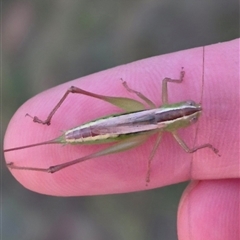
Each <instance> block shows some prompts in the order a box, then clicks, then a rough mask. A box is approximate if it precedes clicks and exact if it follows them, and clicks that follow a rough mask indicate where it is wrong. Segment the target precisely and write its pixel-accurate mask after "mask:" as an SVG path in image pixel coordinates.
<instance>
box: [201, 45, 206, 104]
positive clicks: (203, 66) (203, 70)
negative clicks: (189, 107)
mask: <svg viewBox="0 0 240 240" xmlns="http://www.w3.org/2000/svg"><path fill="white" fill-rule="evenodd" d="M202 60H203V61H202V89H201V98H200V105H201V104H202V99H203V89H204V75H205V47H204V46H203V57H202Z"/></svg>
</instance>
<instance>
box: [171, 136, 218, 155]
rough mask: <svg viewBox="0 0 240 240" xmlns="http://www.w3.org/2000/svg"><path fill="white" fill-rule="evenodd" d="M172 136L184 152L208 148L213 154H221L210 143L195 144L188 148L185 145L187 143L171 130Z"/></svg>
mask: <svg viewBox="0 0 240 240" xmlns="http://www.w3.org/2000/svg"><path fill="white" fill-rule="evenodd" d="M172 135H173V137H174V138H175V139H176V141H177V142H178V144H179V145H180V146H181V147H182V148H183V149H184V150H185V152H187V153H194V152H196V151H197V150H199V149H202V148H210V149H211V150H212V151H213V152H214V153H215V154H217V155H218V156H219V157H220V156H221V155H220V154H219V153H218V152H219V150H218V149H216V148H215V147H213V145H212V144H210V143H205V144H202V145H199V146H196V147H194V148H189V147H188V146H187V144H186V143H185V142H184V141H183V140H182V139H181V138H180V137H179V136H178V134H177V132H172Z"/></svg>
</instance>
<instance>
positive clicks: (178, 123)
mask: <svg viewBox="0 0 240 240" xmlns="http://www.w3.org/2000/svg"><path fill="white" fill-rule="evenodd" d="M201 112H202V107H201V105H200V104H198V103H195V102H194V101H191V100H190V101H185V102H180V103H177V104H171V105H168V112H167V114H166V113H165V115H164V117H165V121H166V122H167V124H166V127H165V130H170V131H172V130H177V129H179V128H183V127H187V126H189V125H191V124H193V123H195V122H197V120H198V118H199V117H200V115H201Z"/></svg>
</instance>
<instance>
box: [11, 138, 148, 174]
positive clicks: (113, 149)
mask: <svg viewBox="0 0 240 240" xmlns="http://www.w3.org/2000/svg"><path fill="white" fill-rule="evenodd" d="M148 137H149V134H146V135H141V136H134V137H131V138H130V139H125V140H122V141H119V142H117V143H115V144H114V145H112V146H110V147H108V148H105V149H103V150H100V151H98V152H95V153H92V154H90V155H87V156H84V157H81V158H78V159H75V160H72V161H69V162H65V163H61V164H58V165H55V166H51V167H49V168H35V167H26V166H16V165H14V163H12V162H10V163H7V166H8V167H9V168H10V169H18V170H31V171H40V172H47V173H55V172H57V171H60V170H62V169H64V168H67V167H70V166H72V165H75V164H77V163H80V162H83V161H87V160H90V159H92V158H96V157H100V156H104V155H108V154H113V153H117V152H122V151H126V150H128V149H131V148H134V147H136V146H138V145H140V144H142V143H143V142H144V141H146V140H147V138H148Z"/></svg>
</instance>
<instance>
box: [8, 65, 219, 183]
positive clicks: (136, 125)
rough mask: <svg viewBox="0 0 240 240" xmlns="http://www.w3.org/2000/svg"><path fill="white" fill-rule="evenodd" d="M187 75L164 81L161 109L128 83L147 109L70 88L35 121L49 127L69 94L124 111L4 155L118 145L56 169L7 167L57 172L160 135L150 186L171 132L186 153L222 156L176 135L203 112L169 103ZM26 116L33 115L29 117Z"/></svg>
mask: <svg viewBox="0 0 240 240" xmlns="http://www.w3.org/2000/svg"><path fill="white" fill-rule="evenodd" d="M184 74H185V72H184V70H183V69H182V70H181V72H180V78H179V79H171V78H165V79H163V80H162V106H160V107H157V106H156V105H155V104H154V103H153V102H152V101H151V100H149V99H148V98H147V97H146V96H144V95H143V94H142V93H140V92H138V91H135V90H133V89H131V88H130V87H129V86H128V84H127V83H126V82H125V81H123V80H122V84H123V86H124V88H125V89H126V90H127V91H128V92H131V93H133V94H136V95H137V96H138V97H139V98H140V99H141V100H142V101H143V102H144V103H145V104H147V105H148V107H149V108H148V109H146V108H145V107H144V105H143V103H141V102H140V101H137V100H134V99H130V98H122V97H109V96H103V95H99V94H95V93H91V92H88V91H86V90H83V89H81V88H78V87H75V86H72V87H70V88H69V89H68V90H67V91H66V93H65V94H64V95H63V97H62V98H61V99H60V101H59V102H58V103H57V105H56V106H55V107H54V108H53V110H52V111H51V112H50V114H49V115H48V117H47V118H46V120H44V121H43V120H41V119H39V118H38V117H36V116H35V117H32V118H33V122H36V123H40V124H46V125H50V124H51V120H52V117H53V116H54V114H55V112H56V111H57V110H58V108H59V107H60V106H61V104H62V103H63V102H64V101H65V99H66V98H67V96H68V95H69V94H70V93H78V94H83V95H87V96H90V97H93V98H97V99H100V100H103V101H106V102H108V103H111V104H113V105H115V106H117V107H119V108H122V109H123V110H124V111H125V112H124V113H122V114H116V115H110V116H105V117H103V118H99V119H95V120H93V121H90V122H87V123H85V124H82V125H80V126H78V127H75V128H72V129H70V130H67V131H65V132H64V133H63V134H62V135H61V136H59V137H57V138H54V139H52V140H49V141H45V142H40V143H35V144H30V145H27V146H20V147H15V148H10V149H5V150H4V152H9V151H15V150H20V149H23V148H29V147H34V146H39V145H44V144H59V143H60V144H61V143H62V144H100V143H107V142H115V143H114V144H113V145H112V146H110V147H108V148H105V149H103V150H101V151H98V152H95V153H92V154H90V155H87V156H84V157H81V158H78V159H75V160H71V161H68V162H65V163H60V164H58V165H55V166H50V167H48V168H36V167H27V166H16V165H15V164H14V163H13V162H10V163H7V166H8V167H9V168H10V169H18V170H33V171H42V172H48V173H55V172H57V171H60V170H62V169H64V168H66V167H69V166H72V165H74V164H77V163H80V162H83V161H86V160H90V159H93V158H97V157H100V156H104V155H108V154H112V153H117V152H121V151H125V150H128V149H131V148H134V147H136V146H138V145H140V144H142V143H143V142H144V141H146V140H147V139H148V138H149V136H151V135H153V134H157V135H158V136H157V141H156V143H155V145H154V146H153V149H152V151H151V154H150V156H149V158H148V165H147V171H146V172H147V173H146V182H147V183H148V182H149V181H150V169H151V161H152V159H153V157H154V154H155V152H156V150H157V148H158V146H159V144H160V140H161V137H162V134H163V132H170V133H171V134H172V135H173V137H174V138H175V140H176V141H177V142H178V143H179V145H180V146H181V147H182V148H183V149H184V150H185V151H186V152H187V153H193V152H196V151H197V150H199V149H202V148H210V149H211V150H212V151H213V152H214V153H215V154H217V155H219V154H218V150H217V149H216V148H215V147H213V146H212V145H211V144H210V143H205V144H202V145H200V146H196V147H194V148H189V147H188V146H187V144H186V143H185V142H184V141H183V140H182V139H181V137H180V136H179V135H178V133H177V130H178V129H180V128H184V127H187V126H189V125H191V124H192V123H195V122H196V121H197V120H198V118H199V116H200V115H201V112H202V107H201V105H200V104H197V103H195V102H194V101H184V102H178V103H173V104H170V103H169V102H168V89H167V88H168V83H170V82H172V83H181V82H182V81H183V78H184ZM27 115H28V116H30V115H29V114H27ZM30 117H31V116H30ZM219 156H220V155H219Z"/></svg>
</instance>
